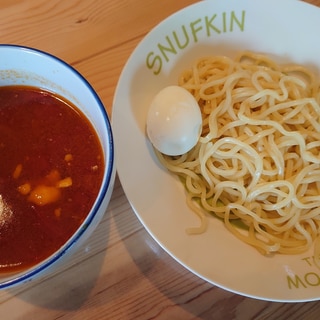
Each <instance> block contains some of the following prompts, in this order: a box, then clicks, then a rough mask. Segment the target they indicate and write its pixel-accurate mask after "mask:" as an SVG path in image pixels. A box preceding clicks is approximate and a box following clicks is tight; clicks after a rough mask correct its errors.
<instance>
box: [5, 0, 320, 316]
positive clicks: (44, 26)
mask: <svg viewBox="0 0 320 320" xmlns="http://www.w3.org/2000/svg"><path fill="white" fill-rule="evenodd" d="M221 1H223V0H221ZM293 1H294V0H293ZM194 2H196V1H195V0H179V1H172V0H161V1H153V0H135V1H133V0H131V1H129V0H91V1H90V0H87V1H85V0H68V1H64V0H49V1H48V0H0V42H1V43H11V44H20V45H26V46H31V47H35V48H38V49H41V50H44V51H47V52H50V53H52V54H54V55H56V56H58V57H60V58H62V59H63V60H65V61H66V62H68V63H70V64H71V65H72V66H74V67H75V68H76V69H77V70H79V71H80V72H81V73H82V74H83V75H84V76H85V77H86V78H87V79H88V80H89V82H90V83H91V84H92V85H93V87H94V88H95V89H96V90H97V92H98V94H99V95H100V97H101V98H102V100H103V102H104V104H105V107H106V109H107V111H108V113H109V115H110V116H112V115H111V109H112V100H113V94H114V90H115V87H116V84H117V81H118V78H119V75H120V72H121V70H122V68H123V66H124V64H125V62H126V60H127V58H128V57H129V55H130V54H131V52H132V51H133V49H134V48H135V47H136V45H137V44H138V42H139V41H140V40H141V39H142V38H143V37H144V36H145V35H146V34H147V33H148V32H149V31H150V30H151V28H152V27H154V26H155V25H157V24H158V23H159V22H160V21H161V20H163V19H164V18H166V17H167V16H168V15H170V14H172V13H173V12H175V11H177V10H179V9H181V8H183V7H185V6H187V5H189V4H191V3H194ZM307 2H309V3H312V4H314V5H318V6H320V0H313V1H312V0H309V1H307ZM0 63H1V61H0ZM319 315H320V302H319V303H318V302H309V303H291V304H288V303H273V302H267V301H260V300H255V299H250V298H246V297H243V296H240V295H236V294H233V293H230V292H227V291H225V290H222V289H220V288H218V287H216V286H213V285H211V284H209V283H206V282H205V281H203V280H201V279H199V278H198V277H197V276H195V275H193V274H192V273H190V272H189V271H187V270H186V269H185V268H184V267H182V266H181V265H179V264H178V263H177V262H176V261H175V260H173V259H172V258H171V257H170V256H169V255H168V254H167V253H166V252H164V251H163V250H162V249H161V248H160V247H159V245H158V244H157V243H156V242H155V241H154V240H153V239H152V238H151V237H150V236H149V234H148V233H147V232H146V230H145V229H144V228H143V226H142V225H141V223H140V222H139V220H138V219H137V217H136V216H135V214H134V212H133V211H132V209H131V207H130V205H129V202H128V200H127V198H126V196H125V194H124V192H123V190H122V187H121V185H120V182H119V180H118V178H116V182H115V187H114V192H113V196H112V199H111V202H110V205H109V208H108V210H107V212H106V214H105V216H104V219H103V220H102V222H101V223H100V224H99V226H98V228H97V229H96V230H95V232H94V234H93V235H92V236H91V237H90V238H89V239H88V240H87V242H86V243H85V244H84V245H83V246H82V247H81V248H80V250H78V251H77V252H76V253H75V254H74V255H73V256H72V257H71V258H70V259H69V260H68V261H66V263H65V264H63V265H62V266H60V267H59V268H57V269H55V270H54V273H53V274H50V275H47V276H45V277H44V278H42V279H41V280H39V281H34V282H31V283H28V284H25V285H23V286H21V287H15V288H12V289H9V290H4V291H0V319H1V320H6V319H10V320H11V319H21V320H22V319H23V320H29V319H45V320H51V319H59V320H62V319H81V320H82V319H318V318H319Z"/></svg>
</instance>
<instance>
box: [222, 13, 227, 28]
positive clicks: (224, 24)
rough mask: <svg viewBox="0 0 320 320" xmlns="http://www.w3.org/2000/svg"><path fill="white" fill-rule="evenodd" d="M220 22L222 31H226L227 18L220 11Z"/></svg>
mask: <svg viewBox="0 0 320 320" xmlns="http://www.w3.org/2000/svg"><path fill="white" fill-rule="evenodd" d="M222 24H223V32H227V19H226V13H225V12H223V13H222Z"/></svg>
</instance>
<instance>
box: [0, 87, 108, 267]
mask: <svg viewBox="0 0 320 320" xmlns="http://www.w3.org/2000/svg"><path fill="white" fill-rule="evenodd" d="M92 168H95V170H93V169H92ZM103 172H104V157H103V152H102V148H101V144H100V141H99V138H98V137H97V135H96V132H95V130H94V128H93V127H92V125H91V123H90V122H89V121H88V120H87V119H86V117H85V116H84V115H83V114H82V113H81V112H80V110H78V109H77V108H76V106H74V105H72V104H71V103H70V102H69V101H66V100H65V99H64V98H62V97H60V96H56V95H54V94H52V93H50V92H47V91H43V90H40V89H38V88H34V87H27V86H6V87H0V273H4V272H12V271H19V270H23V269H25V268H27V267H29V266H32V265H34V264H37V263H38V262H41V261H42V260H44V259H46V258H47V257H48V256H50V255H51V254H52V253H54V252H55V251H56V250H57V249H59V248H60V247H61V246H62V245H63V244H64V243H65V242H66V241H67V240H68V239H69V238H70V237H71V236H72V234H73V233H74V232H75V231H76V230H77V229H78V228H79V226H80V225H81V223H82V222H83V221H84V219H85V218H86V216H87V214H88V213H89V211H90V209H91V207H92V205H93V203H94V201H95V198H96V196H97V194H98V192H99V189H100V186H101V182H102V177H103Z"/></svg>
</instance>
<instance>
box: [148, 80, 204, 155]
mask: <svg viewBox="0 0 320 320" xmlns="http://www.w3.org/2000/svg"><path fill="white" fill-rule="evenodd" d="M201 130H202V117H201V111H200V108H199V105H198V103H197V101H196V99H195V98H194V96H193V95H192V94H191V93H190V92H189V91H187V90H186V89H184V88H182V87H179V86H169V87H165V88H164V89H162V90H161V91H160V92H159V93H158V94H157V95H156V96H155V97H154V98H153V100H152V102H151V105H150V108H149V111H148V115H147V135H148V137H149V140H150V141H151V143H152V144H153V146H154V147H155V148H156V149H157V150H159V151H160V152H161V153H164V154H166V155H170V156H177V155H181V154H184V153H186V152H188V151H189V150H191V149H192V148H193V147H194V146H195V145H196V143H197V142H198V140H199V137H200V135H201Z"/></svg>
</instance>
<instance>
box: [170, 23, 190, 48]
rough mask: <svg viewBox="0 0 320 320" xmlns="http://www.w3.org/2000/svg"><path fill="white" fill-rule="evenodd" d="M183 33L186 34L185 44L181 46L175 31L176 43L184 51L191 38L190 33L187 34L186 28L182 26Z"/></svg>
mask: <svg viewBox="0 0 320 320" xmlns="http://www.w3.org/2000/svg"><path fill="white" fill-rule="evenodd" d="M182 31H183V34H184V43H183V44H181V42H180V40H179V38H178V36H177V33H176V32H175V31H173V37H174V40H175V41H176V44H177V46H178V47H179V49H184V48H185V47H186V46H187V45H188V44H189V36H188V33H187V30H186V27H185V26H182Z"/></svg>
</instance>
